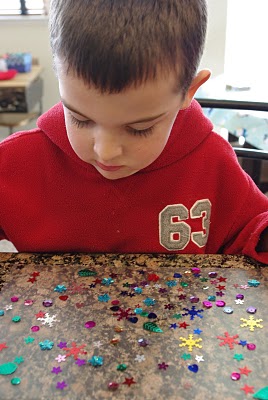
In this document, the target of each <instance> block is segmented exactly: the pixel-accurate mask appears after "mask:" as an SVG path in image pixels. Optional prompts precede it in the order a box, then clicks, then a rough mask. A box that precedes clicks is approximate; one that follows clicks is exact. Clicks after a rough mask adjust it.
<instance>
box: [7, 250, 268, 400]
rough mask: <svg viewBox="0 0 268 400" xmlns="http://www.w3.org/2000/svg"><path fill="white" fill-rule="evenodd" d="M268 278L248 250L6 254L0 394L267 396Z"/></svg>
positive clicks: (206, 399) (28, 399)
mask: <svg viewBox="0 0 268 400" xmlns="http://www.w3.org/2000/svg"><path fill="white" fill-rule="evenodd" d="M196 268H199V269H200V272H198V270H197V269H196ZM81 271H82V272H81ZM213 272H214V273H215V274H214V275H215V277H213V276H211V273H213ZM253 284H255V285H256V286H252V285H253ZM267 288H268V268H267V267H266V266H264V265H262V264H258V263H255V262H254V261H253V260H251V259H249V258H246V257H243V256H226V255H224V256H221V255H209V256H208V255H205V256H201V255H189V256H188V255H161V254H159V255H158V254H153V255H151V254H149V255H148V254H147V255H143V254H135V255H131V254H128V255H118V254H116V255H115V254H54V255H53V254H26V253H18V254H14V253H13V254H11V253H2V254H0V399H1V400H9V399H10V400H16V399H20V400H24V399H25V400H35V399H45V400H51V399H68V400H76V399H81V400H83V399H90V400H95V399H96V400H102V399H120V400H121V399H122V400H125V399H129V400H130V399H131V400H136V399H137V400H139V399H150V400H155V399H176V400H177V399H178V400H180V399H183V400H184V399H190V400H191V399H196V400H210V399H213V400H215V399H220V400H222V399H225V400H240V399H241V400H244V399H251V398H253V394H254V393H256V392H259V393H260V391H261V390H262V393H264V396H265V393H268V350H267V343H268V317H267V307H268V291H267ZM237 294H243V295H244V299H243V301H242V302H240V303H241V304H237V302H236V301H235V300H237V299H236V296H237ZM14 297H17V299H16V298H15V299H14ZM14 300H17V301H14ZM46 300H51V301H52V305H51V306H50V307H45V306H44V305H43V302H44V301H46ZM209 300H210V302H211V308H206V307H205V306H204V303H203V302H204V301H209ZM219 301H224V302H225V307H228V308H227V310H226V309H225V308H224V307H219V306H217V305H216V302H219ZM238 303H239V302H238ZM205 304H206V303H205ZM11 306H12V307H11ZM249 307H251V308H256V309H257V311H256V313H254V314H251V313H248V312H247V309H248V308H249ZM230 308H231V309H232V312H231V313H229V312H228V311H229V310H230ZM1 310H2V314H3V315H2V316H1ZM226 311H227V312H226ZM14 317H17V319H19V321H18V322H14V320H13V319H14ZM38 318H41V319H38ZM241 318H242V319H241ZM15 320H16V318H15ZM241 325H245V326H241ZM46 341H47V342H46ZM224 342H229V344H228V343H224ZM46 343H49V345H50V347H51V349H50V350H42V349H41V347H44V345H45V344H46ZM141 344H146V346H143V345H141ZM254 345H255V347H256V348H255V350H252V348H254ZM60 360H61V362H60ZM94 363H97V364H100V365H98V366H94V365H92V364H94ZM7 370H10V371H9V372H11V371H13V372H12V373H10V374H4V373H3V372H5V371H7ZM52 371H53V372H52ZM233 373H236V375H233V377H236V378H239V379H237V380H234V379H231V375H232V374H233ZM14 378H19V379H18V381H19V382H20V383H19V384H17V385H14V384H12V383H11V380H12V379H13V382H14ZM15 381H16V380H15ZM109 383H113V384H112V388H111V387H110V388H109ZM264 388H266V389H264ZM112 389H113V390H112ZM257 396H259V397H255V398H267V399H268V394H267V397H260V394H259V395H257ZM262 396H263V394H262Z"/></svg>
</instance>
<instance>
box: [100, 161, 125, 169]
mask: <svg viewBox="0 0 268 400" xmlns="http://www.w3.org/2000/svg"><path fill="white" fill-rule="evenodd" d="M96 164H97V166H98V167H99V168H100V169H102V170H103V171H118V170H119V169H121V168H123V165H105V164H102V163H100V162H99V161H96Z"/></svg>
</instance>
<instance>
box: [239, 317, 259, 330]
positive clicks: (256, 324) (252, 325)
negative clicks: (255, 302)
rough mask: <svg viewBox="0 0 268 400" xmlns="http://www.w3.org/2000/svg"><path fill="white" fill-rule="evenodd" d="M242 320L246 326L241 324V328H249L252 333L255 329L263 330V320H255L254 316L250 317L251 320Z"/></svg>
mask: <svg viewBox="0 0 268 400" xmlns="http://www.w3.org/2000/svg"><path fill="white" fill-rule="evenodd" d="M240 320H241V321H244V324H241V325H240V326H241V327H242V328H245V327H249V330H250V331H251V332H253V331H254V328H263V325H261V324H260V322H262V321H263V320H262V319H254V316H253V315H251V316H250V317H249V319H246V318H240Z"/></svg>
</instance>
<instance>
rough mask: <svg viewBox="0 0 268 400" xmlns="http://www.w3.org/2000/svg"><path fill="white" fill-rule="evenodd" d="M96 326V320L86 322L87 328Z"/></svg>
mask: <svg viewBox="0 0 268 400" xmlns="http://www.w3.org/2000/svg"><path fill="white" fill-rule="evenodd" d="M94 326H96V322H94V321H87V322H86V323H85V328H87V329H90V328H94Z"/></svg>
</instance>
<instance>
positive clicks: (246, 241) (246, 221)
mask: <svg viewBox="0 0 268 400" xmlns="http://www.w3.org/2000/svg"><path fill="white" fill-rule="evenodd" d="M267 226H268V198H267V197H266V196H265V195H264V194H263V193H261V191H260V190H259V189H258V188H257V186H256V185H255V183H254V182H253V181H252V180H251V178H250V177H248V194H247V196H245V198H244V201H243V203H242V205H241V208H240V213H238V215H237V218H236V221H234V224H233V227H232V229H231V232H230V233H229V235H228V237H229V238H230V237H231V238H232V239H229V240H228V242H227V244H226V245H225V246H224V249H223V252H224V253H226V254H244V255H247V256H249V257H252V258H254V259H255V260H257V261H259V262H261V263H263V264H268V252H257V251H256V246H257V244H258V241H259V239H260V235H261V233H262V232H263V230H264V229H265V228H267ZM239 227H241V228H239Z"/></svg>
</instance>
